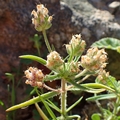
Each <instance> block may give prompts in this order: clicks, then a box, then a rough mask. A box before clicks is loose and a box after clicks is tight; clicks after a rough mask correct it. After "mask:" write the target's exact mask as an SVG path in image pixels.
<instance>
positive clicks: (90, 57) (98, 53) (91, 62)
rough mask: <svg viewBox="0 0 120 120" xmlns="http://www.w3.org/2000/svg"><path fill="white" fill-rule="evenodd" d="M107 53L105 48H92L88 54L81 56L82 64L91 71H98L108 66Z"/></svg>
mask: <svg viewBox="0 0 120 120" xmlns="http://www.w3.org/2000/svg"><path fill="white" fill-rule="evenodd" d="M106 60H107V53H106V52H105V51H104V49H101V50H98V48H90V49H89V50H88V51H87V54H86V55H83V56H82V57H81V66H82V67H83V68H86V69H88V70H89V71H96V70H99V69H102V68H105V67H106V64H107V63H106Z"/></svg>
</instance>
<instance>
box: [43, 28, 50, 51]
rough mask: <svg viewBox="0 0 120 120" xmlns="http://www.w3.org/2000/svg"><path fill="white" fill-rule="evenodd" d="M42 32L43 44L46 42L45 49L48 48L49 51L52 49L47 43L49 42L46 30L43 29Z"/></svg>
mask: <svg viewBox="0 0 120 120" xmlns="http://www.w3.org/2000/svg"><path fill="white" fill-rule="evenodd" d="M42 33H43V36H44V40H45V44H46V46H47V49H48V51H49V52H51V51H52V49H51V47H50V44H49V42H48V38H47V35H46V31H45V30H43V31H42Z"/></svg>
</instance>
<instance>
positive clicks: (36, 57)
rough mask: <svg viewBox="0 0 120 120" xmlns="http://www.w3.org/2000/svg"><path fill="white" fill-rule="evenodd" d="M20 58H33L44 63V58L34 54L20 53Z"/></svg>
mask: <svg viewBox="0 0 120 120" xmlns="http://www.w3.org/2000/svg"><path fill="white" fill-rule="evenodd" d="M19 57H20V58H23V59H30V60H34V61H37V62H39V63H41V64H43V65H46V60H45V59H43V58H41V57H38V56H34V55H22V56H19Z"/></svg>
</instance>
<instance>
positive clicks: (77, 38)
mask: <svg viewBox="0 0 120 120" xmlns="http://www.w3.org/2000/svg"><path fill="white" fill-rule="evenodd" d="M85 46H86V43H85V41H84V40H81V35H80V34H76V35H73V36H72V39H71V41H70V42H69V44H67V45H66V50H67V52H68V54H72V55H74V56H76V55H77V56H79V55H81V54H82V52H83V51H84V49H85Z"/></svg>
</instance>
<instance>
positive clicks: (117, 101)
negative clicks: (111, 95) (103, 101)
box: [113, 96, 120, 117]
mask: <svg viewBox="0 0 120 120" xmlns="http://www.w3.org/2000/svg"><path fill="white" fill-rule="evenodd" d="M119 104H120V97H119V96H117V100H116V102H115V104H114V109H113V117H114V115H115V116H116V115H117V114H118V112H119V111H118V107H119Z"/></svg>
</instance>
